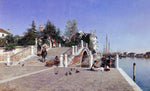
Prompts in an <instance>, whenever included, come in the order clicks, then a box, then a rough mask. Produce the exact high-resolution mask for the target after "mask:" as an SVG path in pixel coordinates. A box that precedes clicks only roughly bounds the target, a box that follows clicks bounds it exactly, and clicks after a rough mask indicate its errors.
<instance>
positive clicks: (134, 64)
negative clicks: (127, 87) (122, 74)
mask: <svg viewBox="0 0 150 91" xmlns="http://www.w3.org/2000/svg"><path fill="white" fill-rule="evenodd" d="M135 66H136V63H133V81H134V82H135Z"/></svg>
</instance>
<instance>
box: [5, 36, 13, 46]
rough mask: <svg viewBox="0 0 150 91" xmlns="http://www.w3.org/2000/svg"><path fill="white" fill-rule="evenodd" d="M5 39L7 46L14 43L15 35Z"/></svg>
mask: <svg viewBox="0 0 150 91" xmlns="http://www.w3.org/2000/svg"><path fill="white" fill-rule="evenodd" d="M5 39H6V40H7V44H9V43H14V37H13V35H7V36H6V37H5Z"/></svg>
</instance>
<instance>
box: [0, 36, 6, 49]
mask: <svg viewBox="0 0 150 91" xmlns="http://www.w3.org/2000/svg"><path fill="white" fill-rule="evenodd" d="M5 45H6V38H0V47H4V46H5Z"/></svg>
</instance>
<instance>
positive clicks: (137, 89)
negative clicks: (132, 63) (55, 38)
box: [118, 68, 142, 91]
mask: <svg viewBox="0 0 150 91" xmlns="http://www.w3.org/2000/svg"><path fill="white" fill-rule="evenodd" d="M118 71H119V72H120V73H121V75H122V76H123V77H124V78H125V79H126V81H127V82H128V83H129V84H130V85H131V86H132V87H133V89H134V90H135V91H142V89H141V88H140V87H139V86H138V85H137V84H136V83H135V82H134V81H133V80H132V79H131V78H130V77H129V76H128V75H127V74H126V73H125V72H124V71H123V70H122V69H121V68H118Z"/></svg>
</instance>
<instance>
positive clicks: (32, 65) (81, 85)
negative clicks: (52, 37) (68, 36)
mask: <svg viewBox="0 0 150 91" xmlns="http://www.w3.org/2000/svg"><path fill="white" fill-rule="evenodd" d="M68 49H69V48H54V49H50V50H49V51H48V57H47V60H50V59H52V58H54V57H55V56H56V55H58V56H59V55H60V54H62V53H64V52H65V51H66V50H68ZM23 64H24V66H23V67H22V65H23ZM44 65H45V63H42V62H40V57H32V58H30V59H28V60H26V61H25V62H22V63H20V64H19V65H17V66H12V67H6V66H4V65H2V64H1V65H0V91H110V90H111V91H133V88H132V87H131V86H130V85H129V84H128V82H127V81H126V80H125V79H124V78H123V76H122V75H121V74H120V73H119V71H118V70H117V69H111V71H110V72H96V71H90V70H88V69H82V68H75V69H78V70H79V71H80V72H79V73H76V72H75V70H73V71H71V68H55V67H51V68H48V67H45V66H44ZM56 71H58V74H57V75H56V74H55V73H56ZM69 71H70V72H71V75H69V74H68V75H67V76H66V75H65V74H66V72H69Z"/></svg>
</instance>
